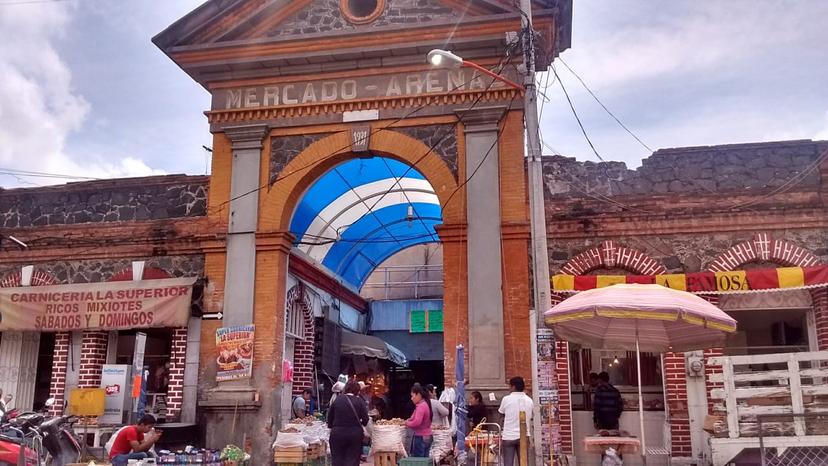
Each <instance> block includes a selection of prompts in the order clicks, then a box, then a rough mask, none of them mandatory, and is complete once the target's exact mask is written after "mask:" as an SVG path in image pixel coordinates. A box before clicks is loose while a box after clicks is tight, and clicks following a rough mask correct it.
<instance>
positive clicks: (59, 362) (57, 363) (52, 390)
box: [49, 332, 69, 416]
mask: <svg viewBox="0 0 828 466" xmlns="http://www.w3.org/2000/svg"><path fill="white" fill-rule="evenodd" d="M68 362H69V332H59V333H57V334H56V335H55V350H54V353H53V356H52V383H51V385H50V386H49V398H54V399H55V404H54V406H52V409H51V414H52V416H61V415H63V405H64V402H65V399H66V367H67V364H68Z"/></svg>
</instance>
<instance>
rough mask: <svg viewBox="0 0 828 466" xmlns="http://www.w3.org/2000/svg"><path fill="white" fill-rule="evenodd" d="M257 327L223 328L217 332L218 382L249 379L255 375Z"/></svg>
mask: <svg viewBox="0 0 828 466" xmlns="http://www.w3.org/2000/svg"><path fill="white" fill-rule="evenodd" d="M255 327H256V326H255V325H240V326H237V327H222V328H220V329H218V330H216V352H217V353H218V354H217V357H216V363H218V371H216V380H217V381H219V382H223V381H226V380H238V379H248V378H250V376H251V375H252V373H253V335H254V333H255Z"/></svg>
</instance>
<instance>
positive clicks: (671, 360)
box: [664, 353, 692, 456]
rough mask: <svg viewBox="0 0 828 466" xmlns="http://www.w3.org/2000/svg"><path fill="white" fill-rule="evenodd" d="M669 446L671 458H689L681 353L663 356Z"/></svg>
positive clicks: (685, 386) (687, 423)
mask: <svg viewBox="0 0 828 466" xmlns="http://www.w3.org/2000/svg"><path fill="white" fill-rule="evenodd" d="M664 378H665V381H666V383H667V386H666V387H665V390H666V391H667V392H666V394H667V409H668V414H669V419H670V445H671V448H672V455H673V456H691V455H692V447H691V445H690V417H689V413H688V410H687V371H686V367H685V358H684V354H683V353H665V354H664Z"/></svg>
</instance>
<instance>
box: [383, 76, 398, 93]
mask: <svg viewBox="0 0 828 466" xmlns="http://www.w3.org/2000/svg"><path fill="white" fill-rule="evenodd" d="M385 95H386V96H387V97H393V96H399V95H402V89H400V80H399V79H398V78H397V77H396V76H392V77H391V80H390V81H388V89H387V90H386V91H385Z"/></svg>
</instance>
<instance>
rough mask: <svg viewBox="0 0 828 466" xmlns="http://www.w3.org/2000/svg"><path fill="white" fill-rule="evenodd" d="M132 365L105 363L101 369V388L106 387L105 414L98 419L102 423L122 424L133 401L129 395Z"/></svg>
mask: <svg viewBox="0 0 828 466" xmlns="http://www.w3.org/2000/svg"><path fill="white" fill-rule="evenodd" d="M130 369H131V368H130V367H129V366H128V365H126V364H104V366H103V369H102V370H101V388H103V389H104V393H105V396H104V414H103V416H101V417H100V418H99V419H98V422H100V423H101V424H121V423H123V422H124V412H126V411H127V410H128V409H129V408H128V407H129V402H130V401H132V400H131V399H130V398H129V396H128V395H127V394H128V393H129V389H130V380H129V376H130Z"/></svg>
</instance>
